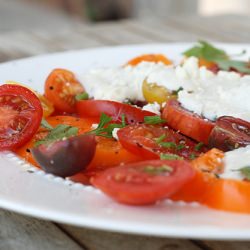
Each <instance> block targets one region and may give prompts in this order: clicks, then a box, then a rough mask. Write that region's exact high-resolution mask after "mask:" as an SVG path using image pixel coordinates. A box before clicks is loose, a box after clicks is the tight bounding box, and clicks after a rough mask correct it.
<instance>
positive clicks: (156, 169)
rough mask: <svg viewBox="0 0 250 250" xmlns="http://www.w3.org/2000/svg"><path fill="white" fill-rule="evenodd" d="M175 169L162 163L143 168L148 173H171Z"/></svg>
mask: <svg viewBox="0 0 250 250" xmlns="http://www.w3.org/2000/svg"><path fill="white" fill-rule="evenodd" d="M172 171H173V168H171V167H170V166H168V165H162V166H160V167H154V166H146V167H145V168H144V169H143V172H146V173H148V174H152V175H161V174H164V173H166V172H167V173H170V172H172Z"/></svg>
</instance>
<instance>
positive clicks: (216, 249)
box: [196, 240, 250, 250]
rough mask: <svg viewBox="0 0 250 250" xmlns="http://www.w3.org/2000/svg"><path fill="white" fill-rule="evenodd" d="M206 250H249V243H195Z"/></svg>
mask: <svg viewBox="0 0 250 250" xmlns="http://www.w3.org/2000/svg"><path fill="white" fill-rule="evenodd" d="M197 243H198V245H200V246H201V247H203V248H204V249H207V250H210V249H212V250H249V249H250V242H246V241H208V240H207V241H200V242H199V241H196V244H197Z"/></svg>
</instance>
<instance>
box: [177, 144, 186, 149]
mask: <svg viewBox="0 0 250 250" xmlns="http://www.w3.org/2000/svg"><path fill="white" fill-rule="evenodd" d="M183 148H185V144H183V143H182V144H179V145H177V147H176V149H177V150H182V149H183Z"/></svg>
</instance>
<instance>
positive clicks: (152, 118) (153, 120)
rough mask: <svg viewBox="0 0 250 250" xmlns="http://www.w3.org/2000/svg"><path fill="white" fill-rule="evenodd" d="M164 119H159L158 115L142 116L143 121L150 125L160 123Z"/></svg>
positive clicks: (163, 121)
mask: <svg viewBox="0 0 250 250" xmlns="http://www.w3.org/2000/svg"><path fill="white" fill-rule="evenodd" d="M165 122H166V120H164V119H161V117H160V116H157V115H155V116H145V117H144V123H145V124H150V125H155V124H160V123H165Z"/></svg>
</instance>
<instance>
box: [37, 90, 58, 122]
mask: <svg viewBox="0 0 250 250" xmlns="http://www.w3.org/2000/svg"><path fill="white" fill-rule="evenodd" d="M37 96H38V98H39V100H40V102H41V104H42V108H43V117H44V118H46V117H48V116H50V115H51V114H52V113H53V112H54V111H55V109H54V105H53V104H52V102H50V101H49V100H48V99H47V98H46V97H45V96H43V95H40V94H38V95H37Z"/></svg>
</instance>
